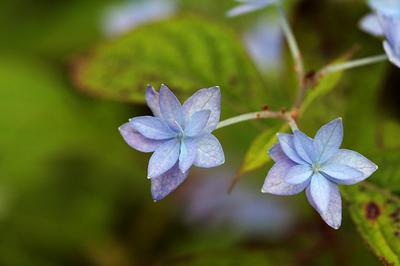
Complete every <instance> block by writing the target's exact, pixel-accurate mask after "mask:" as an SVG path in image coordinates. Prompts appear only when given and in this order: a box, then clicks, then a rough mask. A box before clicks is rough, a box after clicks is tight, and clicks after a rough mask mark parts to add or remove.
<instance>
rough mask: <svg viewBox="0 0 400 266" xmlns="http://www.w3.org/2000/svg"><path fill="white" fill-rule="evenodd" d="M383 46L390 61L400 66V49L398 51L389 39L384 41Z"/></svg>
mask: <svg viewBox="0 0 400 266" xmlns="http://www.w3.org/2000/svg"><path fill="white" fill-rule="evenodd" d="M398 45H400V44H398ZM383 48H384V49H385V52H386V55H387V57H388V58H389V61H390V62H391V63H392V64H394V65H396V66H397V67H400V51H399V52H398V53H396V50H395V49H393V47H392V46H391V45H390V44H389V43H388V42H387V41H384V42H383ZM399 49H400V48H399Z"/></svg>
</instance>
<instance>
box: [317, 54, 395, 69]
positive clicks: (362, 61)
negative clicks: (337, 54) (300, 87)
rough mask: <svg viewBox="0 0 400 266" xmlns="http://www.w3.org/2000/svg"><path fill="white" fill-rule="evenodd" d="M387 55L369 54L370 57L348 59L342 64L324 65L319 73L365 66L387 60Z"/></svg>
mask: <svg viewBox="0 0 400 266" xmlns="http://www.w3.org/2000/svg"><path fill="white" fill-rule="evenodd" d="M387 59H388V58H387V56H386V55H385V54H382V55H376V56H371V57H365V58H362V59H356V60H352V61H348V62H346V63H343V64H335V65H330V66H326V67H325V68H323V69H322V70H321V74H328V73H333V72H338V71H343V70H346V69H351V68H356V67H360V66H365V65H370V64H374V63H378V62H382V61H385V60H387Z"/></svg>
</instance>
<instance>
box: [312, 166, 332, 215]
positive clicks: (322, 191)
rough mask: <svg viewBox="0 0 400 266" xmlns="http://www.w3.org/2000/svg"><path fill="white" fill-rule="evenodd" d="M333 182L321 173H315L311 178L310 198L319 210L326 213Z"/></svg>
mask: <svg viewBox="0 0 400 266" xmlns="http://www.w3.org/2000/svg"><path fill="white" fill-rule="evenodd" d="M330 189H331V182H330V181H329V180H328V179H326V178H325V177H324V176H322V175H321V174H320V173H314V175H313V176H312V177H311V183H310V196H311V198H312V200H313V202H314V203H315V206H316V207H317V210H319V211H321V212H322V213H325V212H326V210H327V209H328V205H329V200H330V193H331V191H330Z"/></svg>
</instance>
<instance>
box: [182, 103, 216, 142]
mask: <svg viewBox="0 0 400 266" xmlns="http://www.w3.org/2000/svg"><path fill="white" fill-rule="evenodd" d="M210 114H211V112H210V110H202V111H198V112H196V113H194V114H193V115H192V117H191V118H190V119H189V121H188V123H187V124H186V126H185V135H187V136H189V137H194V136H197V135H200V134H201V133H202V132H203V129H204V128H205V126H206V125H207V122H208V120H209V118H210Z"/></svg>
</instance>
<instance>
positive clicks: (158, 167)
mask: <svg viewBox="0 0 400 266" xmlns="http://www.w3.org/2000/svg"><path fill="white" fill-rule="evenodd" d="M179 152H180V143H179V141H178V140H177V139H172V140H169V141H167V142H165V143H163V144H161V145H160V147H158V148H157V149H156V151H155V152H154V153H153V155H152V156H151V158H150V161H149V167H148V177H149V178H153V177H157V176H160V175H162V174H163V173H165V172H166V171H168V170H169V169H171V168H172V167H173V166H174V164H175V163H176V161H177V160H178V157H179Z"/></svg>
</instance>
